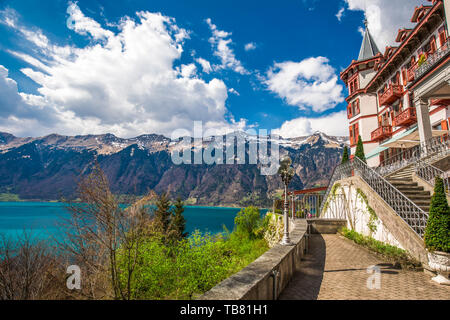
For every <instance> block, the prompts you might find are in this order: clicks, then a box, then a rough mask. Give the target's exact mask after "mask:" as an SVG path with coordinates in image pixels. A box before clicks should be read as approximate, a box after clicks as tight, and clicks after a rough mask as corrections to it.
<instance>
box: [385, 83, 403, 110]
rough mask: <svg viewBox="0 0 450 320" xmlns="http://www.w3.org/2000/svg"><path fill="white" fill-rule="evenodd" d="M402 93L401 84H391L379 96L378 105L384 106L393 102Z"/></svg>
mask: <svg viewBox="0 0 450 320" xmlns="http://www.w3.org/2000/svg"><path fill="white" fill-rule="evenodd" d="M402 94H403V89H402V86H401V85H399V84H391V85H390V86H389V87H388V88H387V89H386V91H385V92H383V94H382V95H381V96H380V105H381V106H386V105H390V104H392V103H393V102H395V101H396V100H397V99H398V98H400V97H401V96H402Z"/></svg>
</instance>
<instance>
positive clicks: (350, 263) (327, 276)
mask: <svg viewBox="0 0 450 320" xmlns="http://www.w3.org/2000/svg"><path fill="white" fill-rule="evenodd" d="M373 265H376V266H378V267H379V270H380V273H379V274H378V275H379V280H380V281H379V289H377V288H376V287H377V282H376V279H375V277H374V276H373V273H371V274H369V273H368V271H367V268H368V267H370V266H373ZM369 277H372V278H370V279H369ZM368 279H369V286H370V285H371V286H372V288H373V289H369V288H368V285H367V283H368ZM371 280H372V281H371ZM316 299H320V300H322V299H324V300H327V299H332V300H342V299H344V300H360V299H364V300H369V299H388V300H390V299H400V300H405V299H418V300H429V299H444V300H450V287H449V286H442V285H438V284H436V283H434V282H433V281H431V277H430V276H428V275H426V274H425V273H424V272H417V271H407V270H400V269H395V268H393V266H392V265H391V264H388V263H385V262H384V261H383V260H382V259H381V258H380V257H379V256H377V255H375V254H373V253H371V252H369V251H368V250H367V249H365V248H362V247H360V246H358V245H356V244H355V243H353V242H352V241H350V240H348V239H346V238H344V237H343V236H341V235H337V234H336V235H335V234H333V235H330V234H324V235H312V236H311V241H310V250H309V253H308V254H307V255H306V256H305V258H304V260H303V261H302V263H301V265H300V269H299V270H297V271H296V273H295V275H294V277H293V278H292V280H291V282H290V283H289V284H288V286H287V287H286V289H285V290H284V291H283V292H282V293H281V296H280V300H316Z"/></svg>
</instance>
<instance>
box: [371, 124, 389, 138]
mask: <svg viewBox="0 0 450 320" xmlns="http://www.w3.org/2000/svg"><path fill="white" fill-rule="evenodd" d="M370 135H371V138H372V141H378V140H383V139H385V138H388V137H390V136H392V127H391V126H381V127H379V128H378V129H376V130H374V131H372V133H371V134H370Z"/></svg>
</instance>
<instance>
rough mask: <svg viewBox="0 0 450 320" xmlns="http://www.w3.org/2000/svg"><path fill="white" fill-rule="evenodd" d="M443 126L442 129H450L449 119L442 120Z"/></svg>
mask: <svg viewBox="0 0 450 320" xmlns="http://www.w3.org/2000/svg"><path fill="white" fill-rule="evenodd" d="M441 127H442V130H448V123H447V120H442V121H441Z"/></svg>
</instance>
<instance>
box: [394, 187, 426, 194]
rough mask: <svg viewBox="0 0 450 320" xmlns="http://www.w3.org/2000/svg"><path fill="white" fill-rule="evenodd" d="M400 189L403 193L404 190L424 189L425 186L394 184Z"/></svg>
mask: <svg viewBox="0 0 450 320" xmlns="http://www.w3.org/2000/svg"><path fill="white" fill-rule="evenodd" d="M394 187H396V188H397V189H398V190H400V191H401V192H402V193H403V192H404V191H423V187H415V186H414V187H413V186H396V185H394Z"/></svg>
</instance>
